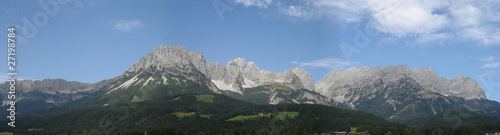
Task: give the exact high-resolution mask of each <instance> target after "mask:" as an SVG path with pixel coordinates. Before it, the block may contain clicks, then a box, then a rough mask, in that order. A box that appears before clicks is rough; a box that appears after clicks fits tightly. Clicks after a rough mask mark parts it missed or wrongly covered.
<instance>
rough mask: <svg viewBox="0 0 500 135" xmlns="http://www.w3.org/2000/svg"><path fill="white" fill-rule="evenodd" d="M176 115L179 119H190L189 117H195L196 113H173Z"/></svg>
mask: <svg viewBox="0 0 500 135" xmlns="http://www.w3.org/2000/svg"><path fill="white" fill-rule="evenodd" d="M172 114H174V115H175V116H177V117H179V118H182V117H189V116H193V115H194V114H195V113H194V112H187V113H185V112H174V113H172Z"/></svg>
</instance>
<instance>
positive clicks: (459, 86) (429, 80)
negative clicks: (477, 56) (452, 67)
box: [315, 64, 486, 99]
mask: <svg viewBox="0 0 500 135" xmlns="http://www.w3.org/2000/svg"><path fill="white" fill-rule="evenodd" d="M404 78H410V79H412V80H414V81H415V82H416V83H417V84H419V85H420V86H421V87H423V88H424V89H426V90H430V91H432V92H436V93H439V94H442V95H444V96H457V97H462V98H465V99H486V96H485V93H484V90H483V89H482V88H481V87H480V86H479V85H478V84H477V83H476V82H475V81H474V80H473V79H472V78H469V77H461V76H457V77H455V78H453V79H451V80H450V79H446V78H444V77H439V76H438V74H437V73H436V72H434V71H433V70H432V68H430V67H429V68H426V69H425V70H424V69H422V68H419V67H416V68H414V69H413V70H410V69H409V68H408V66H407V65H406V64H405V65H398V66H386V67H385V68H384V69H381V67H367V66H362V67H360V68H355V67H352V68H347V69H345V70H344V71H338V70H333V71H331V72H330V73H328V74H327V75H326V76H325V77H323V78H322V79H321V80H319V81H318V83H316V84H315V87H316V91H317V92H319V93H322V94H324V95H326V96H333V97H337V98H336V99H343V98H340V97H338V96H341V95H342V94H340V95H339V94H338V93H345V92H346V91H345V89H343V88H342V87H341V86H345V85H349V86H358V85H373V84H374V83H378V82H380V81H382V82H384V83H389V82H395V81H398V80H401V79H404Z"/></svg>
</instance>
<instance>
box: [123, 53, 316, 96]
mask: <svg viewBox="0 0 500 135" xmlns="http://www.w3.org/2000/svg"><path fill="white" fill-rule="evenodd" d="M189 64H193V65H194V67H196V69H197V70H199V71H200V72H201V73H203V74H204V75H205V76H206V77H207V78H209V79H211V81H212V82H213V83H214V85H215V86H217V88H218V89H220V90H228V91H233V92H237V93H242V90H243V88H252V87H257V86H259V85H263V84H269V83H283V84H286V85H287V86H289V87H291V88H293V89H308V90H314V86H313V81H312V76H311V74H309V73H308V72H307V71H304V70H303V69H300V68H297V67H295V68H292V69H289V70H285V71H284V72H283V73H278V72H270V71H264V70H260V69H259V67H257V66H256V65H255V64H254V63H253V62H247V61H245V60H244V59H243V58H236V59H234V60H232V61H229V62H228V63H227V65H226V66H222V65H220V64H218V63H213V62H209V61H206V60H205V59H204V58H203V53H201V52H199V51H196V52H189V51H188V50H187V49H186V48H185V47H183V46H179V47H177V46H160V47H158V48H157V49H156V50H155V51H153V52H152V53H149V54H147V55H146V56H145V57H143V58H142V59H140V60H139V61H138V62H137V63H136V64H134V65H133V66H132V67H130V68H129V70H128V71H127V72H137V71H139V70H140V69H144V68H147V67H151V66H154V67H157V69H161V68H166V67H173V66H178V65H189ZM214 91H216V90H215V89H214Z"/></svg>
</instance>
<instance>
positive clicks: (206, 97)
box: [196, 95, 215, 103]
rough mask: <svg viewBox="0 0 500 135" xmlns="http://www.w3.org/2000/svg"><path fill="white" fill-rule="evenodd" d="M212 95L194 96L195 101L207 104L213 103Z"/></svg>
mask: <svg viewBox="0 0 500 135" xmlns="http://www.w3.org/2000/svg"><path fill="white" fill-rule="evenodd" d="M214 97H215V96H214V95H196V101H203V102H207V103H213V102H214Z"/></svg>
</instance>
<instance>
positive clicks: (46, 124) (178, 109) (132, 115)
mask: <svg viewBox="0 0 500 135" xmlns="http://www.w3.org/2000/svg"><path fill="white" fill-rule="evenodd" d="M280 112H296V114H298V116H296V117H294V118H290V117H288V116H285V117H283V116H282V117H275V116H279V115H278V114H279V113H280ZM259 113H266V114H268V113H269V114H271V115H270V116H269V117H259V118H254V119H250V120H245V121H228V119H230V118H233V117H236V116H238V115H258V114H259ZM24 116H30V117H24ZM18 121H22V123H19V124H18V125H17V126H16V128H9V129H0V130H1V131H14V132H15V133H20V134H48V133H63V134H66V133H68V134H82V133H83V134H104V133H112V134H119V133H124V134H144V131H146V132H148V133H150V134H170V133H173V134H182V133H188V134H198V133H202V132H203V133H207V134H222V133H250V134H257V133H259V134H260V133H263V134H269V133H271V132H273V131H274V132H277V133H280V134H293V133H297V132H299V133H327V132H329V131H349V130H350V128H351V127H357V126H362V125H370V126H374V127H375V126H382V127H386V129H387V130H393V131H392V132H393V133H400V132H401V133H402V131H403V130H404V129H405V128H406V126H404V125H402V124H398V123H392V122H387V121H385V120H384V119H383V118H381V117H378V116H374V115H372V114H368V113H364V112H359V111H352V110H343V109H338V108H334V107H328V106H324V105H309V104H281V105H256V104H252V103H248V102H244V101H241V100H237V99H233V98H230V97H227V96H224V95H220V94H208V95H207V94H205V95H197V94H194V95H193V94H182V95H178V96H168V97H163V98H158V99H156V100H149V101H140V102H130V103H125V104H117V105H116V106H105V107H96V108H85V109H79V110H73V111H69V112H66V113H62V114H56V115H51V116H34V115H29V114H25V115H19V119H18ZM389 127H391V128H389ZM2 128H3V127H2ZM29 129H32V130H31V131H29ZM34 129H36V130H34Z"/></svg>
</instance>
